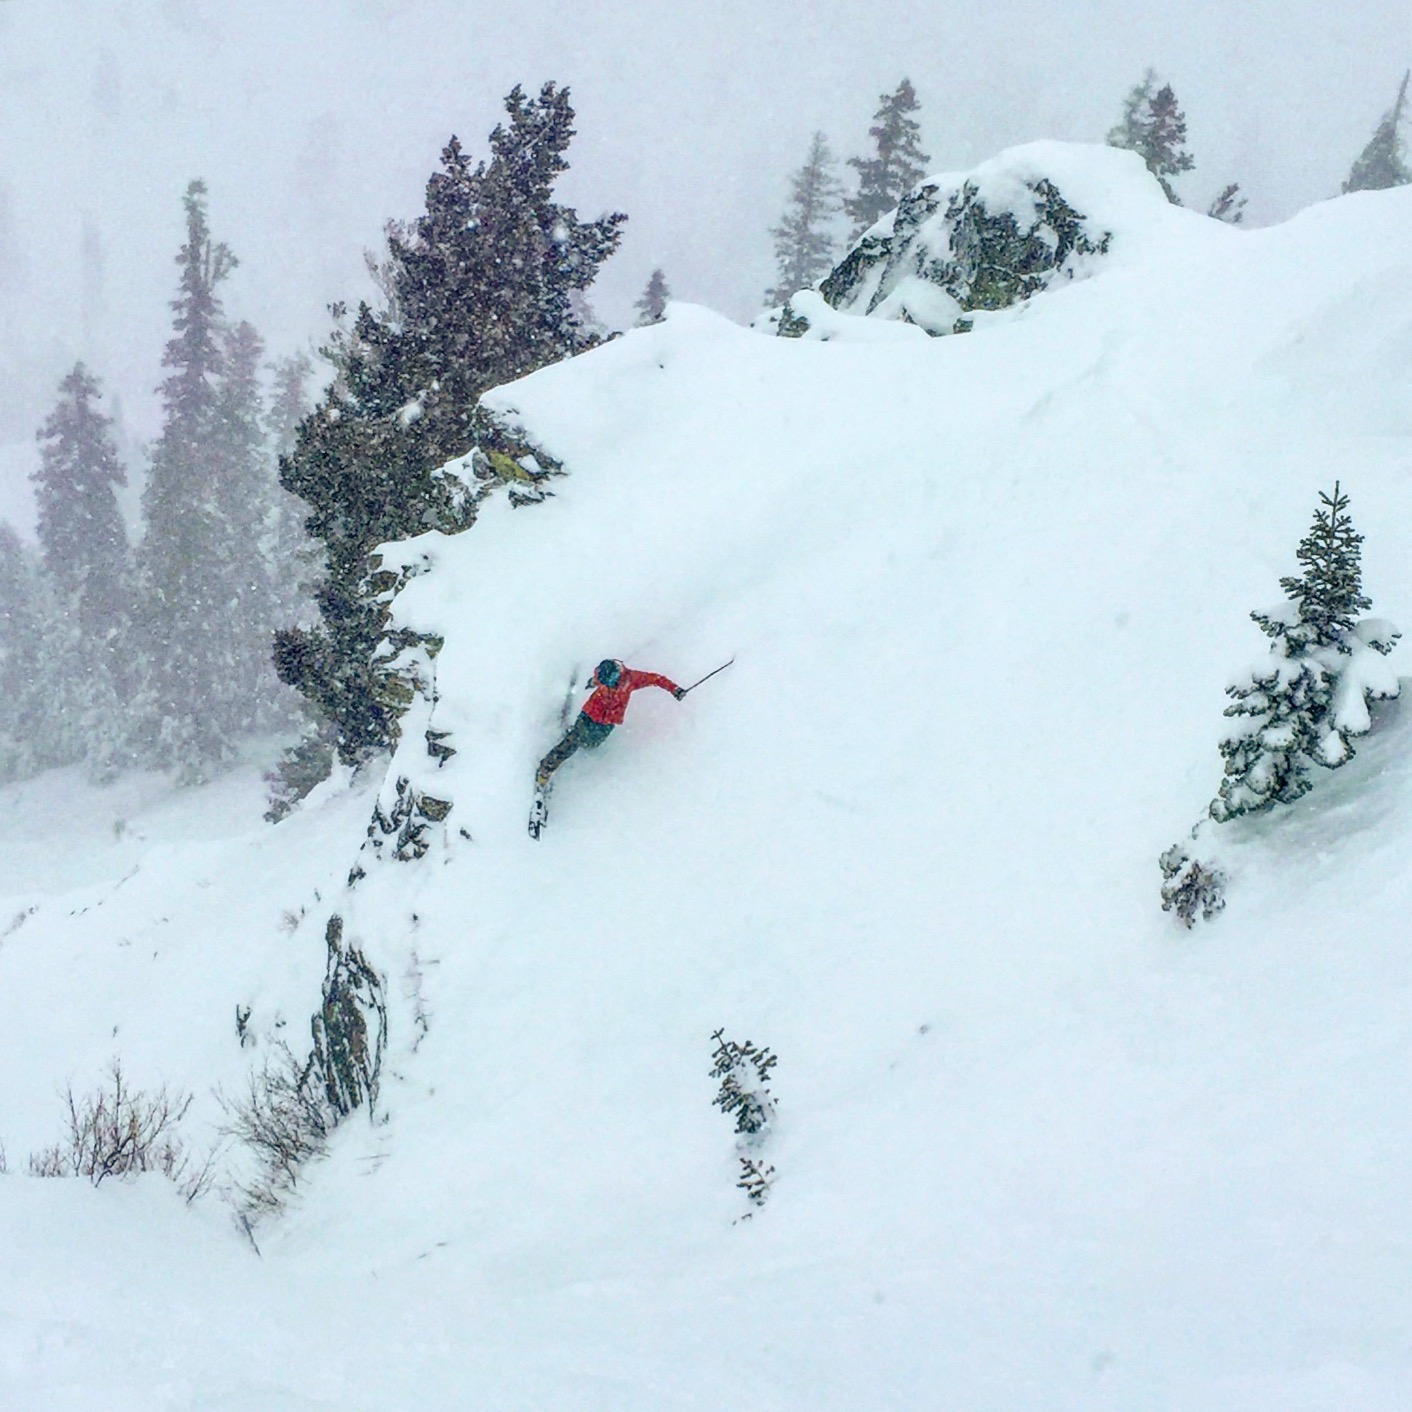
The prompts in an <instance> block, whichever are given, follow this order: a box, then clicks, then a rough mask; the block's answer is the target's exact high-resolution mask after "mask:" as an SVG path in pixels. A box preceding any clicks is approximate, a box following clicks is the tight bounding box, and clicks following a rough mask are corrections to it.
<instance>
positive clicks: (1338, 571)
mask: <svg viewBox="0 0 1412 1412" xmlns="http://www.w3.org/2000/svg"><path fill="white" fill-rule="evenodd" d="M1319 499H1320V501H1321V505H1320V508H1319V509H1318V510H1317V511H1316V512H1315V515H1314V523H1313V525H1312V526H1311V528H1310V530H1309V532H1308V534H1306V535H1305V537H1304V538H1303V540H1301V541H1300V545H1299V550H1298V554H1297V557H1298V560H1299V562H1300V564H1301V565H1303V568H1304V572H1303V574H1302V575H1300V576H1299V577H1297V578H1296V577H1292V576H1291V577H1287V578H1283V579H1281V580H1280V587H1281V588H1282V589H1284V591H1285V594H1286V599H1287V601H1286V602H1285V603H1283V604H1281V605H1280V606H1279V607H1278V608H1275V609H1272V610H1270V611H1269V612H1255V613H1252V614H1251V617H1252V618H1253V619H1254V620H1255V622H1256V623H1257V624H1258V625H1259V627H1260V631H1261V632H1263V633H1264V634H1265V636H1266V637H1268V638H1269V639H1270V655H1269V657H1268V658H1267V659H1266V662H1265V663H1264V665H1263V666H1261V667H1258V668H1256V669H1255V670H1254V671H1253V672H1252V673H1251V677H1250V680H1249V681H1248V682H1244V683H1241V684H1238V685H1235V686H1232V687H1230V688H1229V690H1228V695H1229V696H1230V697H1231V698H1232V702H1231V705H1229V706H1228V707H1226V712H1225V714H1226V715H1227V716H1229V717H1232V718H1233V719H1234V720H1235V721H1237V722H1238V724H1237V725H1236V726H1235V727H1233V728H1232V729H1231V731H1230V732H1229V734H1227V736H1226V737H1225V738H1224V739H1223V740H1222V741H1221V755H1222V757H1223V758H1224V760H1225V779H1224V780H1222V782H1221V788H1220V793H1219V795H1218V797H1217V798H1216V799H1215V800H1214V801H1213V802H1212V804H1211V810H1210V812H1211V817H1212V818H1213V819H1215V820H1216V821H1217V822H1218V823H1224V822H1226V821H1228V820H1230V819H1234V818H1236V817H1238V816H1239V815H1241V814H1249V813H1258V812H1261V811H1263V810H1266V809H1269V808H1272V807H1273V806H1274V805H1276V804H1290V803H1293V802H1294V801H1295V800H1296V799H1299V798H1300V797H1301V796H1302V795H1304V794H1307V793H1308V791H1309V790H1310V788H1311V787H1312V785H1311V782H1310V779H1309V765H1310V763H1311V762H1312V763H1314V764H1317V765H1322V766H1324V767H1325V768H1327V769H1336V768H1337V767H1338V766H1340V765H1344V764H1347V762H1348V761H1349V760H1351V759H1352V758H1353V744H1352V742H1353V738H1354V737H1356V736H1360V735H1365V734H1366V733H1367V732H1368V730H1369V729H1370V728H1371V718H1370V715H1369V710H1368V703H1369V702H1370V701H1372V700H1375V699H1387V698H1390V697H1394V696H1396V695H1397V694H1398V690H1399V687H1398V682H1397V677H1396V676H1395V675H1394V674H1393V673H1392V671H1391V670H1390V669H1389V668H1388V667H1387V666H1386V664H1385V663H1384V662H1383V660H1382V659H1383V658H1385V657H1386V656H1387V654H1388V653H1389V652H1391V651H1392V648H1393V646H1394V644H1395V643H1396V642H1397V639H1398V637H1399V636H1400V634H1399V633H1398V631H1397V629H1396V628H1394V627H1393V626H1392V625H1391V624H1390V623H1386V622H1382V621H1379V620H1377V619H1372V618H1367V619H1362V620H1360V619H1359V617H1358V615H1359V614H1360V613H1362V612H1364V611H1365V610H1367V609H1368V608H1370V607H1371V606H1372V604H1371V601H1370V600H1369V599H1368V597H1367V596H1366V595H1365V594H1364V593H1363V588H1362V568H1361V562H1360V546H1361V544H1362V542H1363V536H1362V535H1361V534H1358V533H1357V532H1356V531H1355V530H1354V528H1353V522H1352V519H1351V518H1350V516H1349V514H1348V497H1347V496H1346V495H1344V494H1343V492H1342V490H1341V488H1340V486H1339V484H1338V483H1337V482H1335V483H1334V489H1333V494H1332V495H1325V494H1323V493H1322V492H1321V493H1320V496H1319Z"/></svg>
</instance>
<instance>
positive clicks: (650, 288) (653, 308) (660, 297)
mask: <svg viewBox="0 0 1412 1412" xmlns="http://www.w3.org/2000/svg"><path fill="white" fill-rule="evenodd" d="M671 297H672V291H671V290H670V289H668V288H667V277H666V275H664V274H663V273H662V271H661V270H660V269H655V270H653V271H652V274H651V275H650V276H649V277H648V280H647V287H646V288H645V289H644V290H643V291H642V293H641V294H640V295H638V298H637V303H636V304H634V305H633V308H634V309H636V310H637V327H638V328H646V327H647V325H648V324H660V323H661V322H662V320H663V319H664V318H665V317H666V314H667V300H669V299H670V298H671Z"/></svg>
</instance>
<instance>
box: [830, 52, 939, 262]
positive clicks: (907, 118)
mask: <svg viewBox="0 0 1412 1412" xmlns="http://www.w3.org/2000/svg"><path fill="white" fill-rule="evenodd" d="M920 107H921V104H919V103H918V102H917V93H916V90H915V89H914V88H913V87H912V85H911V83H910V82H908V80H907V79H905V78H904V79H903V80H902V82H901V83H899V84H898V85H897V88H896V89H895V90H894V91H893V92H892V93H884V94H883V95H882V98H881V99H880V106H879V108H878V110H877V112H876V113H874V114H873V125H872V127H870V128H869V129H868V136H869V137H871V138H872V139H873V155H872V156H871V157H850V158H849V159H848V165H849V166H850V167H852V168H853V169H854V170H855V171H856V172H857V173H858V190H857V191H856V192H855V193H854V194H853V195H852V196H849V197H848V198H847V199H846V200H845V201H844V203H843V209H844V211H845V212H846V213H847V215H848V218H849V220H851V221H852V222H853V235H854V238H855V239H856V238H857V237H858V236H860V235H862V233H863V232H864V231H865V230H867V229H868V227H869V226H870V225H872V224H873V223H874V222H875V221H876V220H877V219H878V218H879V217H880V216H883V215H885V214H886V213H887V212H888V211H890V210H892V208H893V207H894V206H896V205H897V203H898V202H899V201H901V199H902V198H903V196H904V195H905V194H906V193H907V192H908V191H909V190H910V189H911V188H912V187H913V186H915V185H916V184H917V182H919V181H920V180H921V179H922V178H923V177H924V176H926V174H927V163H928V162H929V161H930V158H928V157H927V155H926V154H925V153H924V152H923V151H922V149H921V146H920V144H919V143H918V140H917V139H918V135H919V134H920V132H921V124H920V123H918V121H917V120H916V118H914V117H913V116H912V114H913V113H915V112H917V111H918V109H919V108H920Z"/></svg>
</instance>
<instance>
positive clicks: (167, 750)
mask: <svg viewBox="0 0 1412 1412" xmlns="http://www.w3.org/2000/svg"><path fill="white" fill-rule="evenodd" d="M183 204H184V207H185V211H186V240H185V242H184V243H183V245H182V247H181V250H180V251H179V252H178V254H177V260H176V262H177V265H178V268H179V269H180V271H181V276H180V284H179V290H178V294H177V297H176V298H175V299H174V300H173V301H172V311H173V313H174V315H175V317H174V320H173V337H172V338H171V340H170V341H169V342H168V344H167V347H166V352H165V354H164V355H163V359H162V363H163V366H164V367H166V368H168V369H170V372H169V374H168V376H167V378H166V379H165V380H164V381H163V383H162V384H161V388H160V392H161V396H162V402H163V408H164V419H163V424H162V433H161V436H160V438H159V439H158V441H157V444H156V446H155V448H154V450H153V453H152V465H151V470H150V473H149V476H148V481H147V486H146V489H145V490H144V492H143V500H142V508H143V518H144V522H145V535H144V538H143V542H142V547H141V550H140V554H139V566H140V571H141V589H140V591H141V606H140V612H141V619H142V621H141V628H142V635H143V639H144V644H143V645H144V668H145V674H146V683H145V686H146V692H145V694H146V700H145V702H144V707H145V710H146V713H147V716H148V724H147V727H146V740H145V742H144V744H145V747H146V753H147V755H148V757H149V758H150V759H151V760H152V762H153V763H156V764H160V765H164V766H176V767H177V768H178V770H179V772H180V776H181V778H183V779H184V780H188V781H194V780H199V779H202V778H204V777H205V776H206V775H207V774H208V773H209V770H210V768H211V767H212V766H214V765H216V764H218V763H219V762H220V761H221V760H223V759H224V758H225V757H226V756H227V755H228V754H229V751H230V747H231V741H230V739H229V737H228V734H227V725H228V722H229V719H230V711H229V709H228V707H227V703H228V699H229V698H230V697H231V696H232V695H233V694H235V693H238V692H240V691H241V690H242V689H243V687H244V685H245V683H243V682H241V681H240V680H239V678H238V676H236V674H235V671H234V660H235V659H234V655H233V652H232V644H231V641H230V638H229V636H228V634H227V633H226V631H225V628H226V626H227V625H228V623H229V619H230V603H229V591H230V579H231V559H232V553H233V550H232V544H231V540H230V535H229V522H228V518H227V515H228V507H227V505H226V503H225V499H224V495H223V488H222V486H221V485H220V484H219V480H218V476H217V473H216V465H215V464H213V456H212V448H213V446H214V445H215V443H216V441H217V439H218V436H219V405H220V377H221V373H222V370H223V368H224V359H223V356H222V347H221V344H222V333H223V319H222V309H221V300H220V294H219V292H218V291H219V287H220V285H221V283H222V281H224V280H225V279H226V277H227V276H228V275H229V274H230V272H231V270H232V269H234V267H235V263H236V262H235V257H234V256H233V255H232V254H231V252H230V250H229V249H228V247H227V246H225V245H224V244H222V243H220V242H218V241H215V240H213V239H212V238H211V233H210V227H209V224H208V221H207V213H206V185H205V183H204V182H201V181H193V182H192V183H191V184H190V186H188V187H187V190H186V195H185V197H184V198H183Z"/></svg>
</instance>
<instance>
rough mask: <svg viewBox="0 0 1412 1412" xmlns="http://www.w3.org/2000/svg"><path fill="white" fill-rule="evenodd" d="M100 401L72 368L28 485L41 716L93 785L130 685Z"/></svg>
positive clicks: (125, 723) (118, 482) (107, 761)
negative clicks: (60, 728) (37, 564)
mask: <svg viewBox="0 0 1412 1412" xmlns="http://www.w3.org/2000/svg"><path fill="white" fill-rule="evenodd" d="M100 396H101V391H100V388H99V384H98V380H97V379H96V378H95V377H93V375H92V374H91V373H89V371H88V370H87V369H86V368H85V367H84V366H83V364H82V363H78V364H75V366H74V368H73V370H72V371H71V372H70V373H69V374H68V376H67V377H65V378H64V380H63V382H62V383H60V385H59V401H58V403H57V404H56V406H55V408H54V411H53V412H52V413H51V414H50V416H49V418H48V419H47V420H46V421H45V423H44V425H43V426H42V427H41V428H40V430H39V433H38V440H39V446H40V452H39V457H40V460H39V468H38V469H37V470H36V471H35V473H34V476H33V481H34V487H35V505H36V508H37V510H38V525H37V532H38V537H39V547H40V553H41V556H42V561H43V567H44V573H45V576H46V578H47V580H48V586H49V590H50V596H51V598H52V602H53V605H54V608H55V610H56V611H55V613H54V615H53V618H52V623H51V629H52V631H51V633H50V634H49V641H48V645H47V649H46V658H47V660H48V665H49V667H50V668H51V669H52V670H53V671H54V672H56V673H57V678H56V680H57V690H56V692H55V693H54V694H52V695H51V697H50V707H51V710H50V714H51V715H55V714H57V713H60V712H62V713H63V714H64V715H65V716H66V717H67V720H66V722H65V727H64V732H63V733H64V734H66V735H71V736H72V738H73V740H74V743H75V747H76V749H77V751H78V752H79V753H80V754H82V755H83V756H84V757H85V758H86V759H87V760H88V764H89V769H90V772H91V773H92V774H93V775H94V776H95V777H96V778H100V779H102V778H107V777H108V776H110V775H111V774H112V772H113V771H114V770H115V769H117V768H118V767H119V766H120V765H121V764H122V762H123V759H124V758H125V749H124V744H123V743H124V741H125V739H126V737H127V735H128V732H129V729H130V722H129V720H128V719H127V704H128V702H129V700H130V699H131V696H132V694H133V690H134V686H135V683H134V680H133V676H132V672H131V666H130V662H129V645H130V643H129V639H130V608H131V603H130V593H131V574H130V572H129V557H128V543H127V531H126V529H125V527H124V525H123V519H122V512H121V511H120V510H119V508H118V499H117V495H116V493H115V490H116V487H119V486H122V485H126V483H127V477H126V475H125V474H124V471H123V468H122V465H121V463H120V462H119V460H118V453H117V449H116V447H115V446H114V444H113V438H112V420H111V418H109V417H107V416H105V415H104V414H103V413H102V412H101V411H99V408H98V401H99V398H100ZM75 758H77V757H75Z"/></svg>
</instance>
